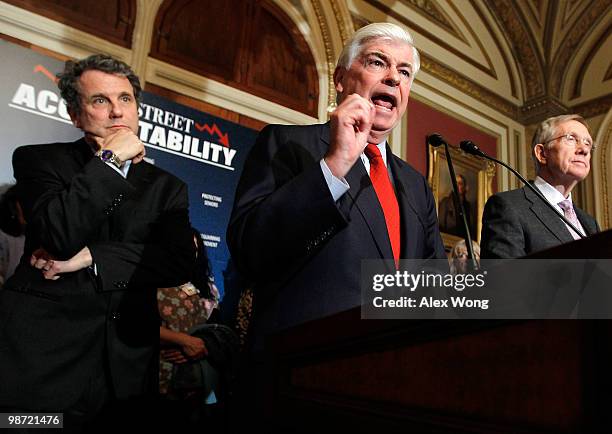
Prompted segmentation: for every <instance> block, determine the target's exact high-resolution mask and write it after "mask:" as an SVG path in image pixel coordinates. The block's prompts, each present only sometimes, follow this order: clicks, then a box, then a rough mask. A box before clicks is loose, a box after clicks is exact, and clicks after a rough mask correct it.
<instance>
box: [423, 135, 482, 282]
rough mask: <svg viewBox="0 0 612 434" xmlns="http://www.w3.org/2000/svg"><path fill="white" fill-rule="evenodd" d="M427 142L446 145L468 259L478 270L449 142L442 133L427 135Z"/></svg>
mask: <svg viewBox="0 0 612 434" xmlns="http://www.w3.org/2000/svg"><path fill="white" fill-rule="evenodd" d="M427 142H428V143H429V144H430V145H432V146H434V147H438V146H441V145H444V153H445V154H446V162H447V163H448V172H449V174H450V179H451V183H452V185H453V201H454V202H455V210H457V211H458V212H459V215H460V216H461V221H462V223H463V227H464V228H465V245H466V247H467V251H468V259H469V260H470V261H471V263H472V269H473V271H478V269H479V266H478V262H477V261H476V257H475V256H474V246H473V245H472V235H471V234H470V227H469V226H468V223H467V218H466V216H465V209H464V207H463V201H462V200H461V197H460V196H459V187H458V186H457V178H456V177H455V168H454V166H453V160H452V158H451V155H450V151H449V150H448V143H446V141H444V139H442V136H441V135H440V134H430V135H429V136H427Z"/></svg>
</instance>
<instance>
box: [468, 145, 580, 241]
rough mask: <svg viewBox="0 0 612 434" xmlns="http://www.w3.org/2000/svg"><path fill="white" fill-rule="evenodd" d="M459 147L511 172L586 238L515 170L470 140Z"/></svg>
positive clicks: (578, 232)
mask: <svg viewBox="0 0 612 434" xmlns="http://www.w3.org/2000/svg"><path fill="white" fill-rule="evenodd" d="M459 147H460V148H461V149H462V150H463V151H464V152H466V153H467V154H471V155H476V156H477V157H482V158H486V159H487V160H491V161H494V162H495V163H498V164H501V165H502V166H504V167H505V168H506V169H508V170H509V171H510V172H512V173H513V174H514V175H515V176H516V177H517V178H518V179H520V180H521V181H522V182H523V184H525V187H528V188H529V189H531V191H533V192H534V193H535V195H536V196H538V197H539V198H540V200H541V201H542V202H544V203H545V204H546V206H547V207H548V208H550V209H551V210H553V211H554V212H555V214H556V215H557V216H559V218H560V219H561V220H563V222H564V223H565V224H566V225H568V226H569V227H570V228H572V230H573V231H574V232H576V233H577V234H578V235H579V236H580V238H586V236H585V235H583V234H582V231H579V230H578V228H576V226H574V225H573V224H572V222H570V221H569V220H568V219H566V218H565V216H564V215H563V214H561V213H560V212H559V211H557V208H555V207H554V205H553V204H552V203H550V202H549V201H548V200H546V198H545V197H544V195H543V194H542V192H541V191H540V190H538V189H537V188H535V187H534V186H533V185H531V183H530V182H529V181H527V180H526V179H525V178H523V176H522V175H521V174H520V173H518V172H517V171H516V170H514V168H512V167H510V166H509V165H508V164H506V163H504V162H503V161H500V160H498V159H497V158H495V157H491V156H490V155H488V154H486V153H485V152H483V151H482V150H481V149H480V148H479V147H478V146H476V144H475V143H474V142H472V141H470V140H464V141H462V142H461V143H460V144H459Z"/></svg>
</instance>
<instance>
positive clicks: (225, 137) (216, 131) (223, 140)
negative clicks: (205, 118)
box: [195, 122, 230, 148]
mask: <svg viewBox="0 0 612 434" xmlns="http://www.w3.org/2000/svg"><path fill="white" fill-rule="evenodd" d="M195 127H196V128H197V129H198V131H205V132H207V133H208V134H210V135H211V136H212V135H213V134H214V135H215V136H217V137H219V142H220V143H221V144H222V145H223V146H225V147H226V148H229V147H230V144H229V137H228V135H227V133H225V134H223V133H222V132H221V130H220V129H219V127H217V124H213V125H212V127H210V126H209V125H208V124H204V125H200V124H199V123H197V122H196V123H195Z"/></svg>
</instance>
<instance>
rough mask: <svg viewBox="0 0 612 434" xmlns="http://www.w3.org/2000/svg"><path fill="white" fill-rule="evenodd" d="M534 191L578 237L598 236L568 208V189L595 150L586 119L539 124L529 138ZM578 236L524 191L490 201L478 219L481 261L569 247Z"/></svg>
mask: <svg viewBox="0 0 612 434" xmlns="http://www.w3.org/2000/svg"><path fill="white" fill-rule="evenodd" d="M532 149H533V152H532V157H533V161H534V164H535V168H536V175H537V176H536V179H535V181H534V185H535V187H536V188H537V189H538V190H540V191H541V192H542V194H543V195H544V196H545V197H546V199H547V200H548V202H550V203H551V204H552V205H554V206H555V207H556V208H557V209H558V211H557V212H558V213H559V214H562V215H565V217H566V218H568V220H570V222H572V223H573V224H574V225H575V226H576V227H577V228H578V229H580V231H581V232H582V235H591V234H594V233H596V232H599V226H598V225H597V222H596V221H595V219H594V218H593V217H591V216H590V215H588V214H587V213H585V212H584V211H583V210H581V209H580V208H578V207H576V206H574V205H573V202H572V194H571V192H572V190H573V188H574V187H575V186H576V185H577V184H578V182H580V181H582V180H583V179H584V178H586V176H587V175H588V174H589V170H590V167H591V166H590V162H591V154H592V152H593V150H594V149H595V145H594V144H593V139H592V138H591V134H590V132H589V128H588V125H587V123H586V121H585V120H584V119H583V118H582V117H581V116H579V115H575V114H571V115H562V116H556V117H552V118H549V119H546V120H545V121H543V122H542V123H541V124H540V125H539V127H538V129H537V130H536V132H535V134H534V136H533V140H532ZM579 237H580V236H579V235H578V234H576V233H575V232H574V231H573V230H572V229H570V228H569V226H567V225H566V224H565V223H564V222H563V221H562V220H561V219H560V218H559V217H558V216H557V215H556V213H555V212H553V211H552V210H551V209H550V208H549V207H547V206H546V205H545V204H544V203H542V201H541V200H540V199H539V198H538V197H537V196H536V195H535V194H534V193H533V192H532V191H531V190H529V189H528V188H525V187H523V188H520V189H517V190H512V191H507V192H503V193H498V194H495V195H493V196H491V197H490V198H489V200H488V201H487V203H486V205H485V209H484V214H483V219H482V237H481V240H482V242H481V252H482V255H481V257H482V258H518V257H521V256H525V255H528V254H530V253H533V252H537V251H540V250H544V249H548V248H551V247H554V246H557V245H560V244H563V243H568V242H570V241H573V240H575V239H578V238H579Z"/></svg>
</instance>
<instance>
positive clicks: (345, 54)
mask: <svg viewBox="0 0 612 434" xmlns="http://www.w3.org/2000/svg"><path fill="white" fill-rule="evenodd" d="M378 38H385V39H391V40H392V41H397V42H401V43H404V44H408V45H410V47H411V48H412V58H413V61H414V65H413V68H414V69H413V71H412V80H414V77H416V74H417V72H419V69H420V68H421V57H420V56H419V52H418V50H417V49H416V47H415V46H414V41H413V39H412V35H411V34H410V33H408V31H406V30H404V29H403V28H401V27H400V26H398V25H396V24H393V23H372V24H368V25H367V26H365V27H362V28H361V29H359V30H357V31H356V32H355V33H353V35H352V36H351V38H350V39H349V40H348V41H347V42H346V45H345V46H344V48H343V49H342V52H341V53H340V57H339V58H338V63H337V64H336V68H340V67H342V68H344V69H349V68H350V67H351V64H352V63H353V61H354V60H355V58H356V57H357V56H358V55H359V54H360V53H361V50H362V48H363V46H364V45H365V44H366V43H368V42H370V41H372V40H373V39H378Z"/></svg>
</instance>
